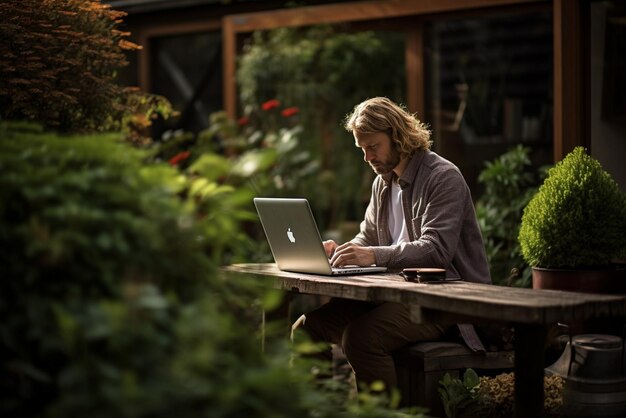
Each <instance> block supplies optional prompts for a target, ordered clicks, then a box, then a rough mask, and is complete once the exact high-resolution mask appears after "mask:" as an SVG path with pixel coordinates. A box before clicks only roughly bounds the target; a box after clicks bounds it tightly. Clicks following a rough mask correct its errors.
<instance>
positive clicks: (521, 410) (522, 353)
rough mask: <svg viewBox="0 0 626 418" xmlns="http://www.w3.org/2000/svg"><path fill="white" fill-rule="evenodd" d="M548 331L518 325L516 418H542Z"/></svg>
mask: <svg viewBox="0 0 626 418" xmlns="http://www.w3.org/2000/svg"><path fill="white" fill-rule="evenodd" d="M546 335H547V328H546V327H545V326H543V325H536V324H516V325H515V416H516V417H518V418H522V417H524V418H528V417H543V416H544V406H543V390H544V389H543V382H544V380H543V376H544V370H543V362H544V344H545V340H546Z"/></svg>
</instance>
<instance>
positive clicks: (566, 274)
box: [532, 264, 626, 295]
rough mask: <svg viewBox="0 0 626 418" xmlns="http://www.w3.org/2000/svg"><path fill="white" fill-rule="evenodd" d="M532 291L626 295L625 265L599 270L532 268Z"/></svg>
mask: <svg viewBox="0 0 626 418" xmlns="http://www.w3.org/2000/svg"><path fill="white" fill-rule="evenodd" d="M532 270H533V289H552V290H568V291H572V292H583V293H604V294H613V295H619V294H626V265H625V264H615V265H613V266H610V267H607V268H604V269H599V270H566V269H546V268H539V267H533V269H532Z"/></svg>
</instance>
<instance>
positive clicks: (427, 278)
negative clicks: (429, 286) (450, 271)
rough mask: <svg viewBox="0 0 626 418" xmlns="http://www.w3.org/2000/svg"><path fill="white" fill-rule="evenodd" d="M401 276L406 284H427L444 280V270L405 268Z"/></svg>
mask: <svg viewBox="0 0 626 418" xmlns="http://www.w3.org/2000/svg"><path fill="white" fill-rule="evenodd" d="M402 276H403V277H404V279H405V280H406V281H407V282H416V283H428V282H439V281H443V280H445V279H446V269H440V268H432V267H419V268H417V267H415V268H405V269H403V270H402Z"/></svg>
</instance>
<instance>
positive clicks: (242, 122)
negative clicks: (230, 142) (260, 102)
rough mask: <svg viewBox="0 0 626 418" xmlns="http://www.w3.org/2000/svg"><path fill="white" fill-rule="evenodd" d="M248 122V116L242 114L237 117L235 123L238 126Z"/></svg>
mask: <svg viewBox="0 0 626 418" xmlns="http://www.w3.org/2000/svg"><path fill="white" fill-rule="evenodd" d="M249 123H250V118H248V117H245V116H242V117H240V118H239V120H238V121H237V124H238V125H239V126H246V125H247V124H249Z"/></svg>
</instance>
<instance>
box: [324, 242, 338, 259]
mask: <svg viewBox="0 0 626 418" xmlns="http://www.w3.org/2000/svg"><path fill="white" fill-rule="evenodd" d="M322 244H323V245H324V251H326V256H327V257H328V258H330V257H332V256H333V254H334V253H335V248H337V243H336V242H335V241H333V240H332V239H329V240H328V241H324V242H322Z"/></svg>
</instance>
